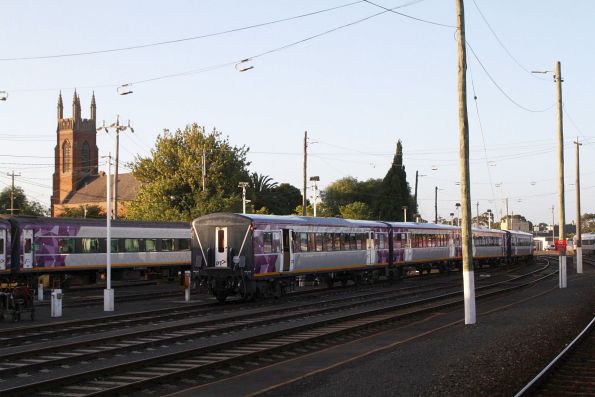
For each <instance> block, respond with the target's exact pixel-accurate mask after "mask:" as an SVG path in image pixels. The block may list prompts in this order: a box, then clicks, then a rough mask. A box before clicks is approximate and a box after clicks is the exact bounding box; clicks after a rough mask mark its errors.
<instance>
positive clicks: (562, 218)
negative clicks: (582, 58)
mask: <svg viewBox="0 0 595 397" xmlns="http://www.w3.org/2000/svg"><path fill="white" fill-rule="evenodd" d="M554 80H555V82H556V94H557V104H558V106H557V108H558V207H559V209H558V211H559V215H558V222H559V223H560V225H559V226H558V239H559V240H560V243H561V244H564V243H562V242H566V233H565V231H564V225H566V215H565V206H564V129H563V120H562V81H563V80H562V71H561V66H560V61H557V62H556V69H555V72H554ZM562 247H563V248H562V250H560V262H559V269H558V270H559V272H560V288H566V248H565V247H566V246H565V245H563V246H562Z"/></svg>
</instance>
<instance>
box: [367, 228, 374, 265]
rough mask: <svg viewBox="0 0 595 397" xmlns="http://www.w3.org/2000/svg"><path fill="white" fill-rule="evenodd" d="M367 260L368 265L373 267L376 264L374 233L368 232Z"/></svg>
mask: <svg viewBox="0 0 595 397" xmlns="http://www.w3.org/2000/svg"><path fill="white" fill-rule="evenodd" d="M366 251H367V255H366V256H367V260H366V264H368V265H373V264H375V263H376V247H375V246H374V232H368V239H367V240H366Z"/></svg>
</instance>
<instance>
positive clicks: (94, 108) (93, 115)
mask: <svg viewBox="0 0 595 397" xmlns="http://www.w3.org/2000/svg"><path fill="white" fill-rule="evenodd" d="M96 116H97V105H95V91H93V96H92V97H91V120H97V118H96Z"/></svg>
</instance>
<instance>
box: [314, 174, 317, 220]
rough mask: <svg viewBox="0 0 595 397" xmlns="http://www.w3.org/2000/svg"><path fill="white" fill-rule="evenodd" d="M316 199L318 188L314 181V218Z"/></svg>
mask: <svg viewBox="0 0 595 397" xmlns="http://www.w3.org/2000/svg"><path fill="white" fill-rule="evenodd" d="M317 198H318V186H316V181H314V217H316V201H317V200H316V199H317Z"/></svg>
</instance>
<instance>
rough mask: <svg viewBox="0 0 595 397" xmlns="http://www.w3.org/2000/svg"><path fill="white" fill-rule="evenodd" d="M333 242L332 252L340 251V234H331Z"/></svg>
mask: <svg viewBox="0 0 595 397" xmlns="http://www.w3.org/2000/svg"><path fill="white" fill-rule="evenodd" d="M333 240H334V241H335V244H334V250H335V251H341V233H333Z"/></svg>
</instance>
